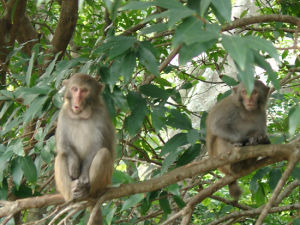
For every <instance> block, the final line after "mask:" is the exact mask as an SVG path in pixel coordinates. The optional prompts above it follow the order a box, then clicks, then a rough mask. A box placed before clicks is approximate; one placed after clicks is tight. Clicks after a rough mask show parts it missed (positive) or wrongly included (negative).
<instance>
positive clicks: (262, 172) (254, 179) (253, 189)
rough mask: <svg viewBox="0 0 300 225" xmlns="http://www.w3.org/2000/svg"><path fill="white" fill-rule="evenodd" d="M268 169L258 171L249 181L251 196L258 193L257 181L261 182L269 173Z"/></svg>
mask: <svg viewBox="0 0 300 225" xmlns="http://www.w3.org/2000/svg"><path fill="white" fill-rule="evenodd" d="M269 171H270V168H269V167H265V168H262V169H259V170H258V171H257V172H256V173H255V174H254V176H253V177H252V179H251V181H250V191H251V192H252V194H255V193H256V192H257V191H258V188H259V184H258V181H259V180H261V179H262V178H263V177H264V176H265V175H266V174H267V173H269Z"/></svg>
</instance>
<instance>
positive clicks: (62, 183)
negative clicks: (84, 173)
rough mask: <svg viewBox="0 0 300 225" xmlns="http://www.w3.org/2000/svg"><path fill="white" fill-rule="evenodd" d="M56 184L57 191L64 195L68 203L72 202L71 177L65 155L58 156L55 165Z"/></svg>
mask: <svg viewBox="0 0 300 225" xmlns="http://www.w3.org/2000/svg"><path fill="white" fill-rule="evenodd" d="M54 171H55V182H56V188H57V190H58V191H59V192H60V193H61V194H62V196H63V197H64V199H65V200H66V201H68V200H70V199H71V197H72V195H71V182H72V180H71V177H70V176H69V172H68V166H67V159H66V157H65V155H64V154H58V155H57V156H56V157H55V164H54Z"/></svg>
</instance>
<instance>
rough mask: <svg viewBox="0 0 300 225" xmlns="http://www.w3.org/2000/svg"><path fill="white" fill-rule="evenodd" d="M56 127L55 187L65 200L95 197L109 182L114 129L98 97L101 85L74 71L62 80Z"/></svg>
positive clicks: (101, 88) (102, 86) (112, 156)
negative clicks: (62, 91) (63, 88)
mask: <svg viewBox="0 0 300 225" xmlns="http://www.w3.org/2000/svg"><path fill="white" fill-rule="evenodd" d="M63 85H64V86H65V94H64V100H63V105H62V108H61V110H60V112H59V116H58V121H57V128H56V134H55V136H56V152H57V155H56V157H55V163H54V171H55V182H56V188H57V190H58V191H59V192H60V193H61V194H62V196H63V197H64V199H65V201H70V200H80V199H84V198H86V197H97V195H98V194H99V193H101V192H102V191H104V190H105V189H106V187H107V186H108V185H109V184H111V178H112V172H113V163H114V149H115V146H114V145H115V130H114V126H113V123H112V120H111V118H110V116H109V114H108V111H107V108H106V106H105V103H104V101H103V99H102V97H101V96H100V94H101V93H102V91H103V88H104V85H103V84H102V83H100V82H97V81H96V80H95V79H94V78H92V77H91V76H89V75H86V74H81V73H76V74H74V75H73V76H71V78H70V79H67V80H64V81H63Z"/></svg>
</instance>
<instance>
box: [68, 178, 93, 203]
mask: <svg viewBox="0 0 300 225" xmlns="http://www.w3.org/2000/svg"><path fill="white" fill-rule="evenodd" d="M71 188H72V199H73V200H75V199H76V200H80V199H84V198H86V197H87V196H88V194H89V188H90V187H89V185H88V184H84V183H81V182H80V180H79V179H76V180H73V181H72V184H71Z"/></svg>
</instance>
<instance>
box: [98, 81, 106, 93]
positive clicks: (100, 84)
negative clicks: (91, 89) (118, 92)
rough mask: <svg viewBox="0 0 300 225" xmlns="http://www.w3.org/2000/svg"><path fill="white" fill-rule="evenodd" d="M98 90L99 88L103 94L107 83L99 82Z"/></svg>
mask: <svg viewBox="0 0 300 225" xmlns="http://www.w3.org/2000/svg"><path fill="white" fill-rule="evenodd" d="M98 88H99V89H98V90H99V93H100V94H101V93H102V92H103V91H104V88H105V84H103V83H101V82H99V84H98Z"/></svg>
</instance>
